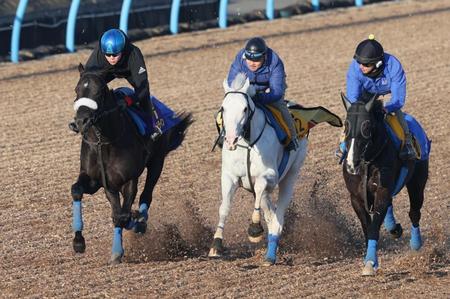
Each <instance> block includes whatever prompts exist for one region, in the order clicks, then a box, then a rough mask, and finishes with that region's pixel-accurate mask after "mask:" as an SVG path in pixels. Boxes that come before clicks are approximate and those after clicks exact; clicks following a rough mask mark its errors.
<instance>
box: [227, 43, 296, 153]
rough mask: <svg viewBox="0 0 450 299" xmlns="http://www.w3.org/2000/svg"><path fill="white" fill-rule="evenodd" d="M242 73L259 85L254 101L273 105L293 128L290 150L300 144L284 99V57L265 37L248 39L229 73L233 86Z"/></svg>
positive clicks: (251, 81) (288, 146)
mask: <svg viewBox="0 0 450 299" xmlns="http://www.w3.org/2000/svg"><path fill="white" fill-rule="evenodd" d="M238 73H245V74H246V75H247V77H248V78H249V80H250V84H252V85H253V86H254V87H255V90H256V95H255V96H254V97H253V100H254V101H255V102H256V103H260V104H270V105H271V106H274V107H275V108H277V109H278V110H279V111H280V112H281V113H282V115H283V118H284V120H285V121H286V124H287V125H288V127H289V131H290V134H291V139H292V141H291V142H290V143H289V144H288V145H287V147H286V148H287V149H288V150H295V149H296V147H297V132H296V130H295V125H294V120H293V118H292V116H291V114H290V113H289V110H288V108H287V106H286V103H285V101H284V94H285V91H286V87H287V86H286V73H285V72H284V65H283V61H281V58H280V57H279V56H278V55H277V53H275V52H274V51H273V50H272V49H271V48H269V47H267V46H266V43H265V41H264V39H262V38H260V37H255V38H252V39H250V40H249V41H247V43H246V45H245V48H244V49H241V50H240V51H239V52H238V54H237V55H236V58H235V60H234V61H233V63H232V65H231V68H230V72H229V73H228V85H231V82H233V80H234V78H235V77H236V75H237V74H238Z"/></svg>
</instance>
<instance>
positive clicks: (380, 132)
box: [341, 94, 428, 275]
mask: <svg viewBox="0 0 450 299" xmlns="http://www.w3.org/2000/svg"><path fill="white" fill-rule="evenodd" d="M341 97H342V101H343V103H344V106H345V108H346V110H347V118H346V120H345V131H344V132H345V144H346V152H347V156H346V159H345V163H344V167H343V173H344V180H345V184H346V186H347V189H348V191H349V192H350V197H351V203H352V206H353V209H354V210H355V212H356V214H357V215H358V218H359V220H360V221H361V225H362V229H363V232H364V236H365V239H366V245H367V254H366V257H365V260H364V270H363V275H375V271H376V269H377V267H378V260H377V253H376V251H377V242H378V239H379V231H380V226H381V224H382V223H383V220H384V222H385V227H386V228H387V229H388V230H389V231H390V232H391V234H393V235H394V237H397V238H399V237H400V236H401V234H402V227H401V225H400V224H398V223H395V218H394V217H393V211H392V197H393V196H394V195H395V194H396V193H398V192H399V191H400V189H401V188H402V187H403V186H404V185H405V184H406V186H407V189H408V194H409V200H410V211H409V218H410V219H411V223H412V226H411V241H410V245H411V248H412V249H413V250H419V249H420V247H421V246H422V239H421V236H420V230H419V221H420V209H421V208H422V204H423V200H424V189H425V184H426V182H427V179H428V157H426V159H416V160H409V161H402V160H400V159H399V157H398V150H397V148H396V146H395V144H394V142H393V140H392V139H391V138H390V136H389V133H388V131H387V130H388V128H387V127H386V126H385V120H384V119H385V116H386V114H385V113H384V111H383V109H382V108H383V103H382V102H381V101H379V100H377V96H376V95H371V94H365V95H364V98H363V99H359V101H357V102H355V103H353V104H351V103H350V102H349V101H348V100H347V98H346V97H345V95H343V94H342V95H341ZM385 216H386V217H385Z"/></svg>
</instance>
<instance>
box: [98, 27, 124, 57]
mask: <svg viewBox="0 0 450 299" xmlns="http://www.w3.org/2000/svg"><path fill="white" fill-rule="evenodd" d="M100 45H101V48H102V52H103V53H105V54H119V53H120V52H122V51H123V49H124V48H125V34H124V33H123V32H122V31H120V30H119V29H110V30H108V31H106V32H105V33H103V35H102V38H101V40H100Z"/></svg>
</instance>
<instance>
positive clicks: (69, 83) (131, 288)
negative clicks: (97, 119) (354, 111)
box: [0, 0, 450, 298]
mask: <svg viewBox="0 0 450 299" xmlns="http://www.w3.org/2000/svg"><path fill="white" fill-rule="evenodd" d="M449 28H450V2H449V1H445V0H435V1H409V0H408V1H396V2H392V3H391V2H390V3H384V4H378V5H368V6H365V7H363V8H350V9H343V10H333V11H327V12H321V13H316V14H309V15H305V16H296V17H293V18H290V19H278V20H274V21H272V22H254V23H248V24H245V25H240V26H233V27H231V28H229V29H227V30H220V29H212V30H207V31H203V32H196V33H190V34H180V35H177V36H164V37H158V38H153V39H150V40H146V41H142V42H139V43H138V45H139V46H140V47H141V48H142V51H143V53H144V55H145V57H146V61H147V65H148V67H149V70H150V82H151V90H152V93H153V94H155V95H156V96H157V97H159V98H160V99H161V100H162V101H164V102H165V103H166V104H168V105H169V106H170V107H171V108H173V109H175V110H177V111H180V110H187V111H192V112H193V113H194V117H195V120H196V121H195V123H194V124H193V125H192V126H191V128H190V129H189V131H188V134H187V137H186V140H185V142H184V144H183V146H182V147H180V148H179V149H178V150H177V151H175V152H173V153H171V154H170V156H169V157H168V159H167V163H166V165H165V167H164V170H163V174H162V177H161V179H160V181H159V183H158V185H157V187H156V190H155V195H154V201H153V204H152V206H151V209H150V220H149V231H148V233H147V234H146V235H144V236H135V235H133V234H132V233H131V232H127V233H125V235H124V240H125V241H124V245H125V257H124V259H123V263H122V264H120V265H118V266H108V264H107V262H108V259H109V257H110V251H111V238H112V223H111V218H110V215H111V209H110V206H109V203H108V202H107V200H106V197H105V196H104V193H103V192H98V193H97V194H96V195H95V196H85V198H84V199H83V207H84V210H83V212H84V227H85V229H84V236H85V238H86V242H87V249H86V252H85V253H84V254H83V255H80V254H74V252H73V250H72V238H73V233H72V229H71V222H72V220H71V202H72V199H71V196H70V186H71V184H73V183H74V182H75V180H76V177H77V175H78V169H79V146H80V138H79V136H74V135H73V133H71V132H69V131H68V129H67V123H68V121H69V120H70V119H71V118H72V117H73V110H72V101H73V99H74V96H75V94H74V87H75V84H76V82H77V80H78V73H77V71H76V65H77V64H78V62H80V61H81V62H84V61H86V59H87V57H88V55H89V52H87V51H80V52H78V53H75V54H66V55H58V56H52V57H48V58H46V59H42V60H38V61H29V62H26V63H20V64H18V65H13V64H8V63H6V64H2V65H0V95H1V101H0V103H1V104H0V105H1V109H0V115H1V121H0V182H1V190H2V191H1V193H0V248H1V251H0V277H1V278H0V297H5V298H17V297H20V298H23V297H26V298H43V297H60V298H74V297H95V298H105V297H113V298H128V297H131V298H133V297H149V298H154V297H176V298H180V297H202V298H205V297H208V298H210V297H251V298H253V297H262V298H269V297H283V298H284V297H290V298H298V297H322V298H329V297H345V298H347V297H351V298H360V297H364V298H367V297H369V298H379V297H383V298H385V297H389V298H424V297H427V298H449V297H450V288H449V284H450V279H449V275H448V274H449V270H450V265H449V233H448V227H449V207H450V203H449V198H450V184H449V180H450V170H449V166H450V164H449V161H450V154H449V152H450V151H449V148H450V139H449V138H448V135H447V134H448V130H449V129H450V125H449V121H448V119H449V115H450V108H449V107H450V102H449V98H448V95H449V86H450V76H449V69H450V39H449V33H448V32H449ZM369 33H374V34H375V35H376V36H377V38H378V39H379V40H381V41H382V43H383V45H384V47H385V49H386V50H387V51H388V52H390V53H393V54H395V55H396V56H397V57H399V59H400V60H401V62H402V63H403V65H404V67H405V69H406V73H407V77H408V101H407V103H406V106H405V109H404V110H405V111H406V112H409V113H411V114H413V115H414V116H415V117H416V118H417V119H418V120H419V121H420V122H421V123H422V124H423V126H424V128H425V129H426V131H427V133H428V135H429V136H430V138H431V139H432V140H433V144H432V153H431V158H430V178H429V181H428V184H427V187H426V191H425V192H426V194H425V196H426V199H425V204H424V207H423V209H422V221H421V229H422V233H423V236H424V241H425V243H424V247H423V249H422V250H421V251H420V252H418V253H412V252H411V251H410V249H409V235H410V232H409V227H410V221H409V218H408V209H409V202H408V198H407V193H406V191H404V190H403V191H402V192H401V193H400V194H399V195H398V196H397V197H396V198H395V211H396V216H397V218H398V220H399V221H400V222H401V223H402V224H403V226H404V228H405V232H404V236H403V237H402V238H401V239H399V240H393V239H392V238H391V237H390V236H389V234H388V233H386V232H385V231H384V230H383V229H382V232H381V237H380V243H379V244H380V250H379V259H380V267H381V269H380V270H379V272H378V274H377V276H376V277H374V278H365V277H361V275H360V274H361V270H362V259H363V254H364V245H363V244H364V240H363V235H362V231H361V228H360V224H359V221H358V220H357V219H356V215H355V214H354V212H353V210H352V208H351V205H350V200H349V196H348V192H347V190H346V189H345V187H344V184H343V179H342V174H341V167H340V166H339V165H338V164H337V162H336V160H335V158H334V157H333V152H334V149H335V148H336V146H337V143H338V137H339V133H340V129H337V128H333V127H330V126H327V125H320V126H317V127H316V128H314V129H313V131H312V133H311V135H310V148H309V152H308V158H307V161H306V163H305V165H304V167H303V170H302V177H301V179H300V180H299V181H298V183H297V184H296V192H295V198H294V199H293V202H292V205H291V207H290V209H289V213H288V215H287V216H286V217H287V225H286V229H285V232H284V234H283V237H282V242H281V246H280V251H279V261H278V263H277V265H275V266H273V267H260V262H261V259H262V254H263V252H264V245H258V246H253V245H250V244H249V242H248V241H247V238H246V229H247V226H248V224H249V221H250V217H251V212H252V198H251V196H250V194H248V193H245V192H242V191H240V192H238V194H237V195H236V197H235V200H234V202H233V208H232V212H231V215H230V217H229V220H228V222H227V225H226V229H225V244H226V246H227V247H228V248H229V249H230V250H229V251H230V254H229V256H228V257H227V258H225V259H223V260H209V259H207V258H206V254H207V251H208V247H209V244H210V242H211V240H212V234H213V230H214V227H215V225H216V223H217V221H218V207H219V204H220V195H219V193H220V164H221V161H220V152H219V151H216V152H213V153H211V152H210V149H211V146H212V142H213V140H214V138H215V137H216V130H215V127H214V123H213V113H214V112H215V111H216V109H217V108H218V107H219V105H220V103H221V100H222V97H223V90H222V81H223V79H224V78H225V76H226V74H227V72H228V68H229V66H230V63H231V61H232V59H233V58H234V55H235V53H236V52H237V51H238V49H239V48H240V47H241V46H242V45H243V44H244V41H245V40H246V39H248V38H249V37H252V36H255V35H262V36H264V37H265V38H267V41H268V44H269V45H270V46H271V47H272V48H273V49H275V50H276V51H277V52H278V53H279V54H280V55H281V57H282V58H283V60H284V62H285V66H286V71H287V74H288V78H287V82H288V85H289V88H288V91H287V98H289V99H293V100H295V101H297V102H298V103H301V104H303V105H305V106H316V105H322V106H324V107H327V108H328V109H330V110H331V111H334V112H336V113H337V114H339V115H340V116H344V109H343V106H342V103H341V100H340V98H339V92H340V90H344V88H345V74H346V70H347V66H348V64H349V62H350V59H351V57H352V55H353V51H354V49H355V46H356V44H357V43H358V42H359V41H360V40H362V39H363V38H365V37H366V36H367V35H368V34H369ZM121 85H126V84H125V81H120V80H117V82H114V83H113V84H112V86H113V87H117V86H121ZM445 136H447V137H445ZM140 184H141V185H140V187H141V188H142V180H141V182H140Z"/></svg>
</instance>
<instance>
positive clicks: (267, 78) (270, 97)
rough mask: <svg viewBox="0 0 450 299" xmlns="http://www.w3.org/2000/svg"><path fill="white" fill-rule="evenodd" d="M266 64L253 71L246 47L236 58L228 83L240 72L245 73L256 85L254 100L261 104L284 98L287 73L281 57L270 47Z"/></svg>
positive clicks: (251, 82)
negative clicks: (249, 63) (245, 54)
mask: <svg viewBox="0 0 450 299" xmlns="http://www.w3.org/2000/svg"><path fill="white" fill-rule="evenodd" d="M266 55H267V56H266V60H265V61H264V64H263V65H262V66H261V67H260V68H259V69H258V70H257V71H256V72H252V71H251V70H250V69H249V68H248V67H247V63H246V61H245V58H244V49H242V50H240V51H239V52H238V54H237V55H236V58H235V59H234V61H233V63H232V65H231V68H230V72H229V73H228V85H231V82H233V80H234V78H235V77H236V75H237V74H238V73H245V74H246V75H247V77H248V78H249V79H250V84H252V85H253V86H255V90H256V95H255V96H254V98H253V99H254V100H255V101H257V102H258V103H261V104H268V103H273V102H277V101H279V100H281V99H283V98H284V93H285V91H286V73H285V72H284V65H283V62H282V61H281V59H280V57H279V56H278V55H277V54H276V53H275V52H274V51H273V50H272V49H270V48H268V49H267V54H266Z"/></svg>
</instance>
